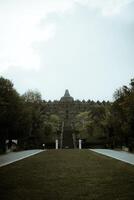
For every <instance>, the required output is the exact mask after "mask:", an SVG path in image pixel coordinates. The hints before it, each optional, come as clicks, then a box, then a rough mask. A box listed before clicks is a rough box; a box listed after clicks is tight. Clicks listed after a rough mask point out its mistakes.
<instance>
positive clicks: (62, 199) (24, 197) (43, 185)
mask: <svg viewBox="0 0 134 200" xmlns="http://www.w3.org/2000/svg"><path fill="white" fill-rule="evenodd" d="M0 190H1V191H0V199H1V200H9V199H10V200H133V199H134V166H131V165H129V164H126V163H123V162H121V161H118V160H114V159H112V158H108V157H105V156H103V155H99V154H97V153H94V152H90V151H89V150H81V151H80V150H58V151H56V150H50V151H46V152H42V153H40V154H37V155H35V156H32V157H29V158H26V159H24V160H22V161H19V162H16V163H13V164H11V165H8V166H5V167H2V168H0Z"/></svg>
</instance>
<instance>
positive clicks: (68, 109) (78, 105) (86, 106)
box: [44, 89, 96, 148]
mask: <svg viewBox="0 0 134 200" xmlns="http://www.w3.org/2000/svg"><path fill="white" fill-rule="evenodd" d="M44 103H45V106H44V112H45V114H47V115H48V116H49V115H52V114H55V115H58V116H59V118H60V120H61V124H62V130H63V135H62V139H61V143H62V148H65V147H68V148H74V147H75V143H74V138H73V126H74V118H75V116H76V115H77V114H79V113H80V112H85V111H89V110H90V109H91V107H92V106H93V105H95V104H96V103H95V102H93V101H90V100H88V101H84V100H83V101H79V100H74V98H73V97H71V96H70V94H69V91H68V89H66V90H65V94H64V96H63V97H61V99H60V100H59V101H56V100H55V101H53V102H51V101H48V102H44Z"/></svg>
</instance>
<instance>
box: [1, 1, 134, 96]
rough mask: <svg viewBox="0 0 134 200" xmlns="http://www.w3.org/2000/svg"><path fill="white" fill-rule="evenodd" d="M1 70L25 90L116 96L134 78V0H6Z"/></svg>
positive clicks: (2, 13) (2, 7) (2, 10)
mask: <svg viewBox="0 0 134 200" xmlns="http://www.w3.org/2000/svg"><path fill="white" fill-rule="evenodd" d="M0 74H1V75H2V76H4V77H6V78H9V79H10V80H12V82H13V83H14V86H15V88H16V89H17V91H18V92H19V93H20V94H23V93H24V92H25V91H27V90H28V89H38V90H39V91H40V92H41V94H42V96H43V98H44V99H46V100H48V99H51V100H54V99H60V97H61V96H63V95H64V91H65V89H69V91H70V94H71V95H72V96H73V97H74V98H75V99H80V100H82V99H85V100H87V99H91V100H103V99H104V100H112V96H113V93H114V91H115V90H116V89H118V88H119V87H121V86H123V85H126V84H127V85H128V84H129V82H130V79H131V78H133V77H134V0H0Z"/></svg>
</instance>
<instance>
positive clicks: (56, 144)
mask: <svg viewBox="0 0 134 200" xmlns="http://www.w3.org/2000/svg"><path fill="white" fill-rule="evenodd" d="M55 148H56V149H58V140H57V139H56V140H55Z"/></svg>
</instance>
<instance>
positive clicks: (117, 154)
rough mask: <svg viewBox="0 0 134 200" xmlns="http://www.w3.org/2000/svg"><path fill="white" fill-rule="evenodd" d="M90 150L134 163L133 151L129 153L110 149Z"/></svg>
mask: <svg viewBox="0 0 134 200" xmlns="http://www.w3.org/2000/svg"><path fill="white" fill-rule="evenodd" d="M90 150H91V151H94V152H96V153H100V154H103V155H106V156H109V157H112V158H115V159H117V160H121V161H123V162H126V163H129V164H132V165H134V154H132V153H127V152H124V151H115V150H110V149H90Z"/></svg>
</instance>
